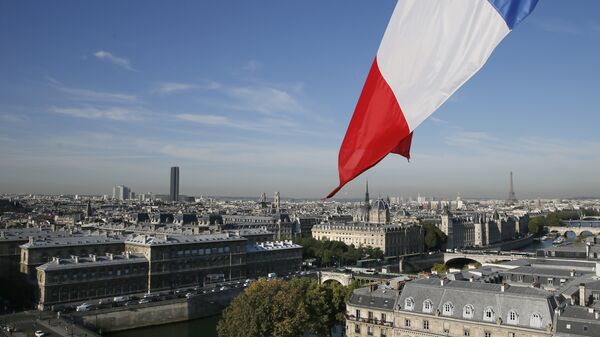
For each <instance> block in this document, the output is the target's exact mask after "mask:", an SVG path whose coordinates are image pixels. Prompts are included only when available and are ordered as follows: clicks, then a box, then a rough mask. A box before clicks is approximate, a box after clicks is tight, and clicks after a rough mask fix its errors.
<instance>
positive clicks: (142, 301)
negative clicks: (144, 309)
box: [138, 298, 152, 304]
mask: <svg viewBox="0 0 600 337" xmlns="http://www.w3.org/2000/svg"><path fill="white" fill-rule="evenodd" d="M150 302H152V300H150V299H149V298H142V299H141V300H139V302H138V303H139V304H144V303H150Z"/></svg>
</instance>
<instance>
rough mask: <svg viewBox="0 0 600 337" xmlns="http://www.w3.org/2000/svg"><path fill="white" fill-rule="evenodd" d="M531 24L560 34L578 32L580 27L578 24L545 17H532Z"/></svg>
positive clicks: (580, 30) (580, 31)
mask: <svg viewBox="0 0 600 337" xmlns="http://www.w3.org/2000/svg"><path fill="white" fill-rule="evenodd" d="M532 22H533V24H534V25H536V26H537V27H538V28H540V29H541V30H544V31H546V32H549V33H562V34H580V33H582V29H581V27H580V26H579V25H577V24H575V23H572V22H569V21H566V20H563V19H556V18H545V19H542V20H540V19H533V20H532Z"/></svg>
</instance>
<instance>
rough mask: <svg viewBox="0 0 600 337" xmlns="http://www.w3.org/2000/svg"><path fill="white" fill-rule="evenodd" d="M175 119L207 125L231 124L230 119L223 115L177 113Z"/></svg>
mask: <svg viewBox="0 0 600 337" xmlns="http://www.w3.org/2000/svg"><path fill="white" fill-rule="evenodd" d="M176 117H177V119H180V120H183V121H188V122H194V123H199V124H208V125H222V126H233V124H232V123H231V121H230V120H229V119H228V118H227V117H224V116H215V115H201V114H179V115H177V116H176Z"/></svg>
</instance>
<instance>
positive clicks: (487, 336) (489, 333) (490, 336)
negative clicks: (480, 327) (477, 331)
mask: <svg viewBox="0 0 600 337" xmlns="http://www.w3.org/2000/svg"><path fill="white" fill-rule="evenodd" d="M483 337H492V333H491V332H489V331H486V332H484V333H483Z"/></svg>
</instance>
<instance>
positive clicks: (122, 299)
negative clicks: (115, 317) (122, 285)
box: [113, 296, 130, 303]
mask: <svg viewBox="0 0 600 337" xmlns="http://www.w3.org/2000/svg"><path fill="white" fill-rule="evenodd" d="M129 299H130V298H129V296H116V297H114V298H113V302H117V303H119V302H127V301H129Z"/></svg>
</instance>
